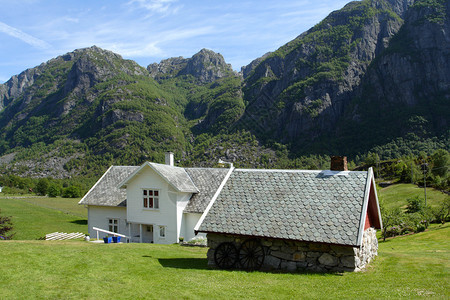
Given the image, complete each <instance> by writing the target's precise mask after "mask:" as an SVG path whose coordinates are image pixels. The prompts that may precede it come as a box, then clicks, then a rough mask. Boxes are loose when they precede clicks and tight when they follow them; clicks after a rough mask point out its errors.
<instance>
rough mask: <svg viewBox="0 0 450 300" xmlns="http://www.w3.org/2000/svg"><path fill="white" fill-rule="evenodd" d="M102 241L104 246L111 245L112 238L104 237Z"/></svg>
mask: <svg viewBox="0 0 450 300" xmlns="http://www.w3.org/2000/svg"><path fill="white" fill-rule="evenodd" d="M103 241H104V242H105V244H111V243H112V237H110V236H105V237H104V238H103Z"/></svg>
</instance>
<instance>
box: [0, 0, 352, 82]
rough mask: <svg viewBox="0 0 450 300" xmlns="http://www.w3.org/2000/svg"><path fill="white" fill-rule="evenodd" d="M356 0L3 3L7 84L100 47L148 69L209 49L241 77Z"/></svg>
mask: <svg viewBox="0 0 450 300" xmlns="http://www.w3.org/2000/svg"><path fill="white" fill-rule="evenodd" d="M348 2H349V0H316V1H314V0H299V1H285V0H275V1H274V0H270V1H266V0H260V1H246V0H240V1H235V0H230V1H214V0H210V1H202V0H190V1H181V0H125V1H116V0H76V1H73V0H72V1H66V0H20V1H11V0H0V10H1V14H0V83H2V82H5V81H7V80H8V79H9V78H10V77H11V76H13V75H16V74H19V73H20V72H22V71H24V70H25V69H27V68H32V67H35V66H37V65H39V64H40V63H42V62H45V61H48V60H49V59H51V58H53V57H56V56H58V55H62V54H64V53H67V52H70V51H73V50H75V49H78V48H84V47H90V46H92V45H97V46H99V47H101V48H104V49H108V50H111V51H113V52H116V53H118V54H120V55H122V56H123V57H124V58H127V59H133V60H135V61H136V62H137V63H138V64H140V65H141V66H144V67H146V66H147V65H148V64H150V63H153V62H160V61H161V60H162V59H166V58H169V57H175V56H183V57H186V58H187V57H191V56H192V55H194V54H195V53H197V52H198V51H200V50H201V49H202V48H207V49H211V50H213V51H216V52H219V53H221V54H222V55H223V56H224V58H225V60H226V61H227V63H230V64H231V65H232V66H233V68H234V69H235V70H238V71H239V70H240V68H241V67H242V66H244V65H247V64H248V63H250V62H251V61H252V60H253V59H256V58H258V57H260V56H262V55H263V54H264V53H266V52H268V51H274V50H276V49H277V48H279V47H280V46H282V45H284V44H285V43H287V42H288V41H290V40H292V39H294V38H295V37H296V36H298V35H299V34H301V33H302V32H304V31H306V30H308V29H309V28H311V27H312V26H314V25H315V24H317V23H318V22H320V21H321V20H322V19H323V18H325V17H326V16H327V15H328V14H329V13H330V12H332V11H333V10H337V9H340V8H342V7H343V6H344V5H345V4H346V3H348Z"/></svg>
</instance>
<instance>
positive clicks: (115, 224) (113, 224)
mask: <svg viewBox="0 0 450 300" xmlns="http://www.w3.org/2000/svg"><path fill="white" fill-rule="evenodd" d="M114 228H115V229H116V231H114ZM111 229H112V230H111ZM108 231H111V232H115V233H119V219H117V218H108Z"/></svg>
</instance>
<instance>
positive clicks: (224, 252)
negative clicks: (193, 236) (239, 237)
mask: <svg viewBox="0 0 450 300" xmlns="http://www.w3.org/2000/svg"><path fill="white" fill-rule="evenodd" d="M237 258H238V252H237V249H236V247H235V246H234V244H233V243H230V242H226V243H222V244H220V245H219V246H218V247H217V248H216V250H215V251H214V262H215V263H216V266H218V267H219V268H221V269H231V268H233V267H234V265H235V264H236V262H237Z"/></svg>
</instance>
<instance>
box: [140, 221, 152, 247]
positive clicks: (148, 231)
mask: <svg viewBox="0 0 450 300" xmlns="http://www.w3.org/2000/svg"><path fill="white" fill-rule="evenodd" d="M142 242H143V243H153V225H148V224H142Z"/></svg>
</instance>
